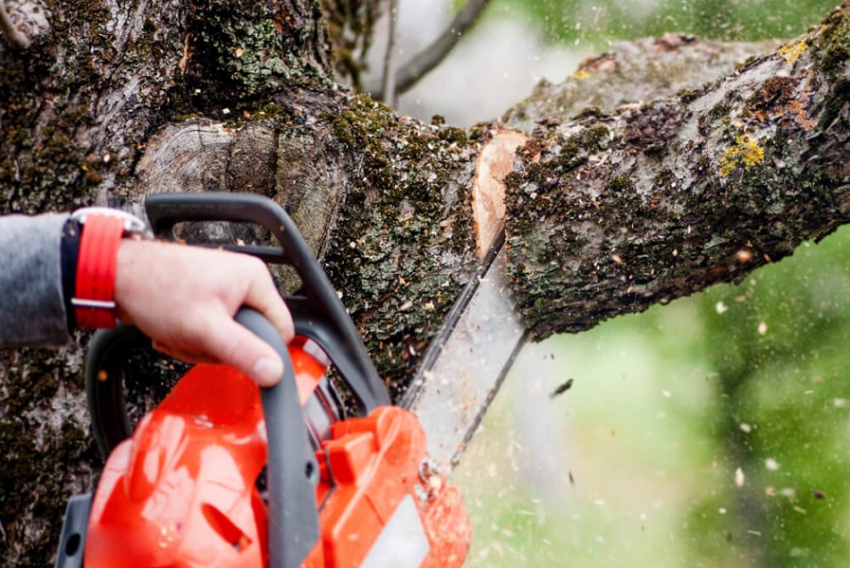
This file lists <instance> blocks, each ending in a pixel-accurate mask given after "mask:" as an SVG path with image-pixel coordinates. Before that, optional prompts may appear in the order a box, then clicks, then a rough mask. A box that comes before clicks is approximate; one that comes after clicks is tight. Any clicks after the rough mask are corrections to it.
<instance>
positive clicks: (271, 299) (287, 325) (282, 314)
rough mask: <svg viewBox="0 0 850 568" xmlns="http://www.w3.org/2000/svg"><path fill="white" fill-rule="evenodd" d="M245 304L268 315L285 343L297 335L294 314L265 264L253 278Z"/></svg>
mask: <svg viewBox="0 0 850 568" xmlns="http://www.w3.org/2000/svg"><path fill="white" fill-rule="evenodd" d="M245 304H246V305H248V306H250V307H252V308H254V309H255V310H257V311H259V312H260V313H262V314H263V315H264V316H266V318H268V320H269V321H270V322H272V325H274V326H275V328H277V331H278V333H279V334H280V336H281V337H282V338H283V341H284V342H285V343H289V342H290V341H292V338H293V337H294V336H295V325H294V324H293V322H292V314H290V313H289V309H288V308H287V307H286V303H284V301H283V298H281V297H280V293H279V292H278V290H277V288H276V287H275V285H274V281H273V280H272V278H271V275H270V274H269V272H268V270H267V269H266V268H265V266H262V270H261V272H259V273H258V274H257V275H256V276H255V277H254V278H253V280H252V282H251V286H250V287H249V288H248V293H247V295H246V297H245Z"/></svg>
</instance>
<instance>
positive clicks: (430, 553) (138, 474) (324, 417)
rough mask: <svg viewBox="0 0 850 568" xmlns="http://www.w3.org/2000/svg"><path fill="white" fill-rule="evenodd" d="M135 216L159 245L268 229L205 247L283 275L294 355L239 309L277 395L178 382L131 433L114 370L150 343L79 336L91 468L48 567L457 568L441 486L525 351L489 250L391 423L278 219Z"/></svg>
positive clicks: (257, 210)
mask: <svg viewBox="0 0 850 568" xmlns="http://www.w3.org/2000/svg"><path fill="white" fill-rule="evenodd" d="M145 206H146V210H147V214H148V218H149V220H150V222H151V225H152V228H153V230H154V232H155V233H156V234H157V235H158V236H160V237H166V238H171V239H175V238H176V237H175V227H176V226H178V225H179V224H181V223H194V222H219V221H228V222H231V223H249V224H253V225H259V226H262V227H265V228H266V229H268V230H269V231H270V232H271V234H272V235H273V236H274V237H275V239H276V240H277V242H278V244H279V245H280V246H279V247H265V246H256V245H245V244H239V245H233V244H225V245H215V246H222V247H223V248H227V249H231V250H235V251H237V252H242V253H246V254H251V255H254V256H257V257H259V258H260V259H262V260H264V261H265V262H266V263H269V264H286V265H289V266H291V267H292V268H294V270H295V272H296V273H297V275H298V277H299V279H300V281H301V290H302V291H303V295H299V296H287V297H285V300H286V303H287V306H288V307H289V309H290V312H291V313H292V316H293V320H294V323H295V333H296V337H295V339H294V340H293V341H292V342H291V343H290V344H289V345H288V346H285V345H283V342H282V340H281V339H280V337H279V335H278V334H277V332H276V330H275V329H274V327H273V326H272V324H271V323H270V322H268V321H267V320H265V318H264V317H262V316H261V315H260V314H259V313H257V312H255V311H253V310H250V309H247V308H243V309H241V310H240V311H239V313H237V315H236V319H237V321H238V322H239V323H241V324H242V325H244V326H245V327H247V328H248V329H249V330H251V331H252V332H254V333H255V334H257V335H258V336H259V337H261V338H262V339H264V340H265V341H267V342H268V343H269V344H270V345H271V346H272V347H274V348H275V349H276V350H277V352H278V353H279V355H280V356H281V358H282V359H283V360H284V366H285V374H284V376H283V378H282V380H281V381H280V382H279V383H278V384H277V385H276V386H274V387H271V388H268V389H263V388H259V387H257V386H256V384H255V383H254V382H253V381H251V380H250V379H248V378H247V377H246V376H244V375H242V374H241V373H240V372H238V371H237V370H236V369H234V368H232V367H229V366H227V365H213V364H198V365H195V366H194V367H192V368H191V369H190V370H189V371H188V372H187V373H186V374H185V375H184V376H183V377H182V378H181V379H180V380H179V382H178V383H177V384H176V386H175V387H174V388H173V389H172V390H171V391H170V392H169V394H168V395H167V396H166V397H165V398H164V400H162V402H161V403H160V404H159V405H158V406H157V407H156V408H155V409H154V410H152V411H150V412H149V413H147V414H146V415H145V416H144V417H143V418H142V419H141V420H140V421H139V422H138V425H137V426H136V428H135V432H133V430H132V428H131V426H130V420H129V417H128V413H127V408H126V401H125V396H124V375H125V370H126V369H125V367H126V365H127V359H128V356H127V354H128V353H129V352H130V351H131V349H134V348H138V347H144V348H147V349H149V348H150V340H149V339H147V338H145V337H144V336H143V335H142V334H141V332H139V331H138V330H137V329H135V328H133V327H131V326H125V325H119V326H118V327H117V328H116V329H114V330H110V331H100V332H98V333H96V334H95V337H94V339H93V340H92V344H91V346H90V349H89V353H88V357H87V362H86V391H87V398H88V406H89V411H90V413H91V417H92V433H93V435H94V438H95V440H96V442H97V445H98V448H99V450H100V452H101V454H102V455H103V456H104V457H105V458H106V464H105V466H104V469H103V472H102V474H101V477H100V479H99V482H98V484H97V488H96V491H95V492H94V493H93V494H92V493H88V494H84V495H79V496H76V497H73V498H72V499H71V500H70V502H69V504H68V507H67V511H66V515H65V520H64V524H63V528H62V533H61V537H60V546H59V551H58V556H57V561H56V567H57V568H81V567H83V566H85V567H86V568H100V567H110V568H114V567H118V566H121V567H127V568H136V567H139V568H141V567H145V568H148V567H163V568H166V567H167V568H189V567H201V566H204V567H221V568H225V567H228V568H229V567H234V568H236V567H239V568H242V567H245V568H262V567H266V566H268V567H269V568H297V567H301V566H303V567H311V568H312V567H315V568H319V567H327V568H341V567H352V568H354V567H361V568H375V567H384V566H386V567H390V566H392V567H400V568H405V567H408V566H409V567H421V568H428V567H438V566H439V567H449V568H451V567H454V566H460V565H461V564H463V562H464V560H465V558H466V554H467V551H468V547H469V542H470V538H471V535H470V526H469V518H468V515H467V513H466V510H465V508H464V505H463V502H462V500H461V497H460V495H459V492H458V491H457V490H456V489H455V488H453V487H451V486H449V485H447V483H446V477H445V473H447V472H449V471H450V470H451V468H452V467H453V465H454V464H455V463H456V462H457V459H458V458H459V456H460V454H461V453H462V452H463V450H464V448H465V445H466V443H467V442H468V440H469V438H470V437H471V436H472V434H473V433H474V431H475V429H476V428H477V425H478V423H479V422H480V420H481V418H482V417H483V414H484V412H485V411H486V408H487V406H488V405H489V403H490V401H491V400H492V398H493V396H494V395H495V392H496V391H497V390H498V387H499V385H500V384H501V382H502V379H503V378H504V375H505V372H506V370H507V368H508V367H509V366H510V364H511V362H512V361H513V358H514V356H515V354H516V351H517V350H518V348H519V345H521V343H522V341H523V339H524V329H523V327H522V325H521V324H520V322H518V320H517V319H516V316H515V315H514V314H515V311H514V310H513V305H512V304H511V303H510V299H509V296H508V295H507V294H506V293H505V286H506V285H505V279H504V253H505V247H504V243H503V242H499V243H495V244H494V246H493V247H492V250H491V253H490V254H489V255H488V257H487V258H486V259H485V262H484V263H483V264H482V267H481V269H480V273H479V275H478V277H476V278H474V279H473V281H472V282H470V284H469V285H468V286H467V288H466V289H465V290H464V291H463V293H462V294H461V297H460V299H459V300H458V302H457V303H456V305H455V307H454V308H453V310H452V312H451V313H450V314H449V316H448V317H447V319H446V322H445V324H444V325H443V328H442V330H441V332H440V333H439V334H438V336H437V338H436V339H435V341H434V342H433V344H432V346H431V347H430V349H429V351H428V353H427V354H426V357H425V358H424V361H423V364H422V365H421V367H420V370H419V372H418V374H417V376H416V377H415V378H414V380H413V382H412V384H411V385H410V388H409V389H408V391H407V393H406V395H405V396H404V397H403V399H402V400H401V401H400V403H399V406H392V405H391V404H390V397H389V394H388V392H387V389H386V387H385V385H384V383H383V382H382V381H381V380H380V377H379V376H378V374H377V372H376V370H375V368H374V366H373V364H372V362H371V360H370V358H369V356H368V353H367V351H366V349H365V346H364V345H363V343H362V340H361V338H360V335H359V334H358V332H357V329H356V328H355V327H354V325H353V323H352V321H351V320H350V318H349V317H348V314H347V312H346V311H345V308H344V306H343V305H342V303H341V301H340V299H339V297H338V296H337V294H336V292H335V290H334V289H333V287H332V285H331V283H330V281H329V280H328V279H327V276H326V275H325V273H324V271H323V270H322V269H321V266H320V265H319V263H318V261H317V260H316V259H315V257H314V256H313V255H312V253H311V251H310V250H309V248H308V247H307V245H306V244H305V242H304V241H303V239H302V238H301V236H300V234H299V233H298V230H297V228H296V227H295V224H294V223H293V222H292V220H291V219H290V218H289V216H288V215H287V214H286V212H285V210H284V209H283V208H282V207H281V206H279V205H278V204H276V203H275V202H273V201H271V200H269V199H266V198H263V197H260V196H256V195H247V194H229V193H228V194H219V193H205V194H159V195H156V196H152V197H149V198H148V200H147V201H146V204H145ZM494 346H495V350H494V349H493V347H494ZM331 375H333V379H332V378H331ZM344 401H345V403H344ZM459 401H463V402H462V403H461V402H459ZM348 414H352V416H348ZM429 450H430V451H429Z"/></svg>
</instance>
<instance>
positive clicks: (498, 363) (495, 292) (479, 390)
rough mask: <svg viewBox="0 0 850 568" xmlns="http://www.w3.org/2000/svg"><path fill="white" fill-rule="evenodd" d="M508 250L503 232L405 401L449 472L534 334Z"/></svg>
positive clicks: (427, 356)
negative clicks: (519, 307)
mask: <svg viewBox="0 0 850 568" xmlns="http://www.w3.org/2000/svg"><path fill="white" fill-rule="evenodd" d="M506 254H507V246H506V243H505V239H504V235H502V236H501V237H500V239H499V240H498V241H497V242H496V243H495V244H494V245H493V247H491V249H490V252H489V253H488V255H487V257H486V258H485V260H484V262H483V264H482V266H481V268H480V269H479V272H478V275H477V276H476V277H475V278H473V279H472V281H471V282H469V284H467V286H466V288H465V289H464V290H463V292H462V293H461V295H460V298H459V299H458V301H457V302H456V303H455V305H454V307H453V308H452V311H451V312H450V313H449V315H448V317H447V318H446V322H445V323H444V324H443V327H442V329H441V330H440V332H439V333H438V334H437V337H436V338H435V339H434V341H433V342H432V344H431V347H430V348H429V349H428V352H427V353H426V354H425V357H424V359H423V362H422V365H421V366H420V368H419V371H418V372H417V374H416V376H415V377H414V379H413V382H412V383H411V386H410V387H409V389H408V391H407V392H406V393H405V395H404V397H403V398H402V400H401V402H400V405H401V406H403V407H404V408H407V409H408V410H410V411H411V412H413V413H414V414H415V415H416V416H417V418H419V422H420V423H421V424H422V427H423V428H424V429H425V432H426V433H427V435H428V449H429V453H430V454H431V458H432V459H434V460H436V461H437V463H438V464H439V465H440V466H441V468H442V471H444V472H446V473H449V472H450V471H451V470H452V469H453V468H454V466H455V465H457V463H458V461H459V459H460V457H461V455H462V454H463V451H464V449H465V448H466V444H467V443H468V442H469V440H470V439H471V438H472V436H473V435H474V434H475V431H476V430H477V429H478V425H479V424H480V423H481V420H482V419H483V418H484V414H485V413H486V412H487V408H488V407H489V406H490V403H491V402H492V401H493V398H494V397H495V395H496V392H497V391H498V390H499V387H500V386H501V384H502V381H503V380H504V378H505V375H506V374H507V372H508V369H510V367H511V365H512V364H513V361H514V359H515V358H516V355H517V353H518V352H519V349H520V347H521V346H522V344H523V342H524V340H525V337H526V330H525V326H524V325H523V324H522V322H521V321H520V319H519V315H518V314H517V312H516V308H515V304H514V302H513V299H512V297H511V294H510V290H509V286H508V280H507V272H506V266H507V262H506Z"/></svg>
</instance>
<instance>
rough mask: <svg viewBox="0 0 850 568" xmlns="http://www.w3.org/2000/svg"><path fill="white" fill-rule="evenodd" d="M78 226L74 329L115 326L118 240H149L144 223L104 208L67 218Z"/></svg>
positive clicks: (73, 299) (78, 212)
mask: <svg viewBox="0 0 850 568" xmlns="http://www.w3.org/2000/svg"><path fill="white" fill-rule="evenodd" d="M71 220H72V221H76V222H77V223H78V224H79V225H80V246H79V251H78V255H77V268H76V277H75V286H74V294H73V297H72V298H71V306H72V307H73V309H74V315H75V317H76V324H77V326H78V327H86V328H92V329H112V328H113V327H115V322H116V315H115V270H116V268H117V264H118V247H119V245H120V243H121V239H122V238H124V237H128V236H129V237H132V238H137V239H148V238H152V235H151V233H150V231H149V230H148V227H147V225H146V224H145V222H144V221H142V220H141V219H139V218H138V217H136V216H134V215H131V214H130V213H127V212H126V211H121V210H120V209H111V208H108V207H86V208H83V209H78V210H77V211H75V212H74V213H73V214H72V215H71Z"/></svg>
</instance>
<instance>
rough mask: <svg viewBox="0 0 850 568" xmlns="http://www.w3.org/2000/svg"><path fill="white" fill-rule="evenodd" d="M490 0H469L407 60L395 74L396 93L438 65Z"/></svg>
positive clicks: (407, 87) (416, 81) (405, 90)
mask: <svg viewBox="0 0 850 568" xmlns="http://www.w3.org/2000/svg"><path fill="white" fill-rule="evenodd" d="M489 3H490V0H469V1H468V2H467V3H466V4H465V5H464V7H463V8H462V9H461V11H460V12H458V14H457V16H455V19H454V21H453V22H452V23H451V25H450V26H449V27H448V29H447V30H446V31H444V32H443V34H442V35H441V36H440V37H439V38H437V40H436V41H434V43H432V44H431V45H429V46H428V47H426V48H425V49H423V50H422V51H421V52H419V53H418V54H417V55H416V56H415V57H414V58H413V59H411V60H410V61H408V62H407V63H406V64H405V65H404V66H403V67H402V68H401V69H400V70H399V72H398V74H397V75H396V91H395V92H396V94H401V93H406V92H407V91H409V90H410V89H411V88H413V86H414V85H415V84H416V83H418V82H419V80H420V79H422V78H423V77H424V76H425V75H427V74H428V73H430V72H431V71H432V70H433V69H434V68H435V67H436V66H437V65H439V64H440V63H441V62H442V61H443V60H444V59H445V58H446V56H447V55H448V54H449V53H450V52H451V50H452V49H453V48H454V46H455V45H457V43H458V42H459V41H460V38H461V36H462V35H463V34H465V33H466V32H468V31H469V30H470V29H471V28H472V26H474V25H475V23H476V22H477V21H478V19H479V16H480V15H481V13H482V12H483V11H484V8H486V7H487V5H488V4H489Z"/></svg>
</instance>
